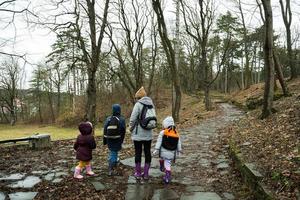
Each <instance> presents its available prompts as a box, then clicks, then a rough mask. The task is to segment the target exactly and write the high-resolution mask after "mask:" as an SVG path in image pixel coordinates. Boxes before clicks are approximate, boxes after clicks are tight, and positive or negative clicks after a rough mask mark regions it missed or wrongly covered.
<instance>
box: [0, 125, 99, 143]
mask: <svg viewBox="0 0 300 200" xmlns="http://www.w3.org/2000/svg"><path fill="white" fill-rule="evenodd" d="M36 133H47V134H50V135H51V140H63V139H73V138H76V137H77V135H78V133H79V131H78V129H77V128H62V127H56V126H52V125H49V126H40V125H24V124H17V125H15V126H10V125H5V124H0V140H6V139H12V138H21V137H28V136H31V135H34V134H36ZM95 135H96V136H100V135H102V129H101V128H98V127H97V128H96V130H95Z"/></svg>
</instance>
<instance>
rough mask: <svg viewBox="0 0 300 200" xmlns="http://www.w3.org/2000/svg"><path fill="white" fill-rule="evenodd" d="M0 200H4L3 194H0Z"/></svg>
mask: <svg viewBox="0 0 300 200" xmlns="http://www.w3.org/2000/svg"><path fill="white" fill-rule="evenodd" d="M0 200H5V194H4V193H3V192H0Z"/></svg>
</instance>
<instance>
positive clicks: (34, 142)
mask: <svg viewBox="0 0 300 200" xmlns="http://www.w3.org/2000/svg"><path fill="white" fill-rule="evenodd" d="M24 141H28V142H29V147H30V148H32V149H42V148H46V147H50V145H51V137H50V135H49V134H35V135H32V136H30V137H24V138H15V139H8V140H0V144H7V143H14V144H15V143H17V142H24Z"/></svg>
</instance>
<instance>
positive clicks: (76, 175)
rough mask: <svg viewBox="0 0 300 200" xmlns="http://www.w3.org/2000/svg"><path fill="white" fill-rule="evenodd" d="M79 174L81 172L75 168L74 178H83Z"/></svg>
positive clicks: (78, 168)
mask: <svg viewBox="0 0 300 200" xmlns="http://www.w3.org/2000/svg"><path fill="white" fill-rule="evenodd" d="M80 172H81V168H80V167H75V172H74V178H76V179H83V176H82V175H81V174H80Z"/></svg>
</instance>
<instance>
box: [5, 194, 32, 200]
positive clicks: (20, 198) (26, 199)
mask: <svg viewBox="0 0 300 200" xmlns="http://www.w3.org/2000/svg"><path fill="white" fill-rule="evenodd" d="M36 195H37V192H16V193H12V194H9V195H8V196H9V199H10V200H32V199H34V197H35V196H36Z"/></svg>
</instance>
